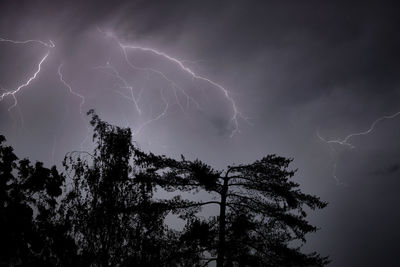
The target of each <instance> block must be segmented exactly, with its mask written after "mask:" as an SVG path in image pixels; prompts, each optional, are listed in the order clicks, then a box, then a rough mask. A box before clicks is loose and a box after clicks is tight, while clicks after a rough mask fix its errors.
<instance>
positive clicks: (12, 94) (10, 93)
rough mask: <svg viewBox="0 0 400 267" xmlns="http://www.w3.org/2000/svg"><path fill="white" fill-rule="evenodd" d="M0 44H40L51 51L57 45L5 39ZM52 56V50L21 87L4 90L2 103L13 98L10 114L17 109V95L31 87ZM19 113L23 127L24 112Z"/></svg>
mask: <svg viewBox="0 0 400 267" xmlns="http://www.w3.org/2000/svg"><path fill="white" fill-rule="evenodd" d="M0 42H6V43H11V44H17V45H18V44H32V43H36V44H40V45H42V46H45V47H48V48H49V49H51V48H54V47H55V44H54V42H53V41H51V40H50V41H49V42H48V43H46V42H43V41H40V40H24V41H18V40H11V39H5V38H0ZM49 54H50V50H49V51H48V52H47V53H46V54H45V55H44V57H43V58H42V59H41V60H40V61H39V63H38V65H37V68H36V71H35V72H34V73H33V74H32V75H31V76H30V77H29V78H28V79H27V81H26V82H24V83H22V84H21V85H19V86H18V87H17V88H16V89H14V90H9V91H7V90H5V89H2V91H5V92H4V93H2V94H0V102H1V101H3V100H4V98H5V97H7V96H10V97H12V98H13V100H14V103H13V104H12V105H11V106H10V107H9V108H8V111H9V112H10V111H11V110H12V109H13V108H16V107H17V105H18V99H17V94H18V93H19V92H20V91H21V90H22V89H24V88H25V87H27V86H29V85H30V84H31V83H32V82H33V81H34V80H35V79H36V77H37V76H38V75H39V73H40V72H41V70H42V64H43V63H44V62H45V61H46V59H47V57H48V56H49ZM18 112H19V114H20V118H21V124H22V126H23V125H24V118H23V116H22V112H21V110H20V109H19V108H18Z"/></svg>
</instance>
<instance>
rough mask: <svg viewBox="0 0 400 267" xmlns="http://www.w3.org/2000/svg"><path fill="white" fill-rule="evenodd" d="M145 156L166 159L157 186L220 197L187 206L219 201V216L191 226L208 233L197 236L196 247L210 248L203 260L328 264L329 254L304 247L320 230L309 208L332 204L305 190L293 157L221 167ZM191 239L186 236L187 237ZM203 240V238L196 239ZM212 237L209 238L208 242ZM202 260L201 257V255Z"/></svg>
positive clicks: (151, 158) (155, 158)
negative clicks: (310, 235)
mask: <svg viewBox="0 0 400 267" xmlns="http://www.w3.org/2000/svg"><path fill="white" fill-rule="evenodd" d="M142 159H143V160H145V161H146V160H147V161H152V162H159V163H162V162H164V166H161V165H160V166H159V167H160V168H162V167H164V170H165V172H164V173H163V174H160V175H159V176H158V177H155V178H156V179H157V184H159V185H160V186H162V187H164V188H165V189H167V190H170V191H174V190H181V191H193V190H199V189H202V190H205V191H207V192H209V193H211V194H214V195H216V196H218V199H217V200H215V199H210V200H209V201H200V202H194V201H191V202H190V203H186V204H185V205H186V206H183V208H184V207H187V208H190V209H192V208H193V207H201V206H204V205H219V214H218V216H216V217H214V218H211V219H210V220H208V221H203V222H199V221H197V220H194V222H196V223H194V224H192V225H191V227H190V225H189V227H188V228H187V231H188V234H189V233H193V232H194V231H193V229H197V231H200V232H202V235H201V236H197V235H191V237H192V240H191V244H196V249H194V251H200V252H207V253H208V254H210V255H211V257H208V258H207V257H204V258H203V260H204V261H203V262H205V263H207V262H210V261H213V260H215V261H216V262H217V266H219V267H222V266H323V265H325V264H327V263H328V259H327V258H326V257H321V256H320V255H319V254H317V253H316V252H313V253H308V254H307V253H303V252H301V251H300V246H297V247H296V246H295V244H298V243H299V242H300V243H304V242H305V241H306V240H305V236H306V234H307V233H310V232H314V231H316V230H317V228H316V227H315V226H313V225H311V224H310V223H309V222H308V221H307V213H306V211H307V209H309V210H315V209H322V208H324V207H325V206H326V205H327V203H325V202H323V201H321V200H320V199H319V198H318V197H316V196H313V195H309V194H305V193H303V192H301V191H300V189H299V185H298V184H297V183H295V182H293V181H291V178H292V177H293V176H294V174H295V171H292V170H289V169H288V167H289V164H290V162H292V159H287V158H284V157H279V156H276V155H269V156H266V157H264V158H262V159H261V160H258V161H255V162H254V163H252V164H247V165H234V166H228V167H227V169H226V170H224V171H216V170H214V169H213V168H211V167H210V166H208V165H206V164H204V163H202V162H201V161H199V160H195V161H188V160H186V159H185V158H182V160H181V161H173V160H171V159H167V158H165V157H160V156H155V155H152V154H143V156H142ZM191 214H193V213H191ZM183 237H185V235H183ZM193 238H194V239H196V238H197V239H198V241H199V242H194V240H193ZM204 240H208V242H202V241H204ZM200 259H201V257H200Z"/></svg>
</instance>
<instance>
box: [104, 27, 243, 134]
mask: <svg viewBox="0 0 400 267" xmlns="http://www.w3.org/2000/svg"><path fill="white" fill-rule="evenodd" d="M98 31H99V32H100V33H102V34H104V35H106V37H110V38H112V39H113V40H114V41H115V42H116V43H117V44H118V46H119V47H120V48H121V51H122V53H123V56H124V59H125V61H126V63H127V64H128V66H130V67H131V68H132V69H134V70H142V71H150V72H152V73H154V74H157V75H159V76H160V77H162V78H163V79H164V80H165V81H167V82H168V83H169V84H170V85H171V88H172V89H173V90H174V94H175V99H176V102H177V104H178V106H179V107H180V109H181V110H182V111H183V112H184V110H185V108H184V106H183V105H182V104H181V103H180V101H179V98H178V92H180V93H181V94H183V95H184V96H185V98H186V108H187V107H188V106H189V103H194V104H195V105H196V107H197V108H200V104H199V103H198V102H197V101H196V100H195V99H193V98H192V97H191V96H190V95H189V94H188V93H187V92H186V91H185V90H184V89H183V88H181V87H180V86H179V85H178V84H177V82H175V81H173V80H172V79H171V78H169V77H168V75H166V74H165V73H163V72H162V71H160V70H158V69H155V68H149V67H139V66H137V65H135V64H133V63H132V61H131V60H130V59H129V54H128V52H129V51H135V50H136V51H141V52H144V53H150V54H153V55H155V56H158V57H160V58H162V59H165V60H167V61H169V62H170V63H172V64H174V65H175V66H177V67H178V69H180V70H181V71H182V72H184V73H186V74H187V75H189V76H190V77H191V78H192V80H193V81H202V82H204V83H206V84H208V85H209V86H210V87H212V88H215V89H217V90H219V91H220V92H222V94H223V96H224V97H225V99H226V100H227V101H228V102H229V103H230V106H231V108H232V116H231V118H230V122H231V123H232V125H233V130H232V131H231V134H230V136H231V137H233V136H234V135H235V134H236V133H239V132H240V129H239V119H240V118H241V119H243V120H244V121H246V122H248V123H249V118H247V117H245V116H243V114H242V113H241V111H240V110H239V108H238V106H237V104H236V102H235V100H234V99H233V97H232V96H231V93H230V91H229V90H228V89H226V88H225V87H224V86H222V85H221V84H219V83H217V82H215V81H213V80H211V79H209V78H207V77H204V76H202V75H199V74H197V73H196V72H195V71H194V70H192V69H191V68H189V67H188V66H187V65H185V62H188V61H187V60H179V59H178V58H176V57H173V56H170V55H168V54H166V53H164V52H162V51H159V50H157V49H154V48H149V47H143V46H137V45H131V44H124V43H122V42H121V41H120V40H119V39H118V38H117V37H116V36H115V35H114V34H113V33H110V32H104V31H102V30H101V29H100V28H98Z"/></svg>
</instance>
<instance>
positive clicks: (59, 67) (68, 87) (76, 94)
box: [57, 64, 85, 121]
mask: <svg viewBox="0 0 400 267" xmlns="http://www.w3.org/2000/svg"><path fill="white" fill-rule="evenodd" d="M62 67H63V64H60V65H59V66H58V70H57V73H58V77H59V79H60V81H61V83H62V84H63V85H64V86H65V87H66V88H67V89H68V92H69V93H70V94H71V95H74V96H76V97H77V98H79V99H80V100H81V101H80V103H79V113H80V114H81V118H82V119H83V121H85V115H84V113H83V110H82V108H83V105H84V104H85V97H84V96H83V95H81V94H79V93H77V92H75V91H74V90H72V87H71V85H69V84H68V83H67V82H66V81H65V79H64V76H63V74H62V71H61V70H62Z"/></svg>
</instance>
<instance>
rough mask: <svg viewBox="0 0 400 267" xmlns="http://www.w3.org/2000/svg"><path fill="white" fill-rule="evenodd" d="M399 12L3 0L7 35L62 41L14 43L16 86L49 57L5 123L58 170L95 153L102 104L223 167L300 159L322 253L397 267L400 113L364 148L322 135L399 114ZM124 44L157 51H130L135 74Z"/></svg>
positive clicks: (270, 4) (314, 240) (6, 72)
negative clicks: (77, 154)
mask: <svg viewBox="0 0 400 267" xmlns="http://www.w3.org/2000/svg"><path fill="white" fill-rule="evenodd" d="M398 12H399V8H398V6H397V5H396V4H395V3H394V2H393V3H392V2H391V1H387V2H385V3H384V4H383V3H378V1H376V2H375V3H372V2H368V3H364V2H357V1H354V2H352V3H334V2H333V1H332V2H329V3H324V4H321V2H320V1H302V2H301V3H300V2H298V1H289V2H285V3H283V2H280V3H278V1H262V2H261V1H254V2H253V1H252V2H250V1H246V2H245V1H218V3H215V1H159V2H158V1H86V2H85V3H80V2H79V1H65V2H64V3H63V2H61V1H60V2H57V3H55V2H54V1H1V2H0V38H4V39H10V40H18V41H24V40H32V39H35V40H41V41H43V42H46V43H47V44H50V40H51V41H53V42H54V44H55V47H54V48H49V47H47V46H44V45H42V44H40V43H27V44H13V43H10V42H0V88H1V89H2V91H1V93H5V92H9V91H10V90H14V89H15V88H18V86H20V85H21V84H23V83H25V82H26V81H27V79H28V78H29V77H31V76H32V74H33V73H34V72H35V71H36V68H37V66H38V63H39V62H40V60H42V59H43V57H44V56H45V55H46V54H47V53H49V56H48V57H47V58H46V60H45V62H43V64H42V66H41V67H42V68H41V72H40V73H38V75H37V77H36V79H35V80H34V81H33V82H32V83H31V84H29V86H26V87H24V88H23V89H22V90H21V91H20V92H18V94H17V99H18V106H17V107H16V108H13V109H11V111H8V109H9V108H10V107H12V106H13V103H14V100H13V98H12V97H11V96H5V97H4V98H3V99H2V101H1V102H0V132H1V133H2V134H4V135H5V136H6V137H7V139H8V143H9V144H10V145H12V146H14V147H15V149H16V152H17V154H18V155H19V156H21V157H24V156H26V157H29V158H30V159H32V160H41V161H44V162H46V163H48V164H51V163H53V162H55V163H59V162H60V161H61V160H62V158H63V156H64V155H65V153H66V152H68V151H71V150H76V149H80V148H81V146H82V148H83V149H89V148H90V138H89V139H87V138H86V137H87V126H88V122H87V118H86V116H84V117H83V118H82V115H81V112H80V109H81V110H82V113H86V111H87V110H89V109H91V108H94V109H95V110H96V112H97V113H98V114H99V115H100V116H101V117H102V118H103V119H104V120H106V121H109V122H111V123H114V124H117V125H122V126H126V125H127V126H129V127H131V128H132V129H133V131H134V132H135V129H140V132H139V133H138V134H137V135H134V139H135V140H137V143H138V145H139V146H141V147H143V148H144V149H149V150H151V151H153V152H155V153H160V154H167V155H169V156H173V157H178V156H179V155H180V154H183V155H185V156H186V157H188V158H191V159H193V158H196V157H198V158H200V159H202V160H204V161H205V162H207V163H209V164H211V165H213V166H215V167H216V168H223V167H224V166H225V165H226V164H230V163H242V162H243V163H245V162H251V161H253V160H255V159H257V158H260V157H261V156H264V155H266V154H270V153H275V154H278V155H283V156H288V157H293V158H294V167H296V168H298V169H299V170H298V173H297V175H296V181H297V182H299V183H300V184H301V186H302V188H303V189H304V191H305V192H309V193H312V194H316V195H319V196H321V198H322V199H323V200H326V201H328V202H329V206H328V207H327V208H326V209H325V210H323V211H320V212H317V213H315V214H313V215H312V216H313V217H312V222H314V223H315V224H316V225H318V226H319V227H321V230H320V231H318V232H317V233H316V234H314V235H310V237H309V242H308V244H307V248H310V249H315V250H318V251H319V252H320V253H321V254H322V255H330V257H331V259H332V263H331V264H330V265H329V266H396V256H397V250H398V244H397V243H398V242H397V240H398V239H399V238H400V231H399V230H398V229H397V225H399V223H400V215H399V213H398V211H397V210H398V207H397V204H398V203H399V200H400V195H399V194H398V188H399V185H400V181H399V180H398V178H399V174H400V152H399V148H400V141H399V139H398V136H399V133H400V132H399V131H400V116H398V117H397V116H396V117H393V118H390V119H386V120H383V121H380V122H379V123H377V124H376V125H375V127H374V130H373V131H371V132H370V133H369V134H367V135H362V136H354V137H353V138H351V139H350V140H349V141H350V142H351V144H352V145H354V148H349V146H346V145H340V144H335V143H332V144H331V147H330V146H329V145H328V144H326V143H324V142H323V141H322V140H321V139H319V138H318V136H317V132H319V133H320V135H321V136H322V137H323V138H325V139H326V140H343V139H344V138H345V137H346V136H348V135H350V134H352V133H361V132H364V131H366V130H368V129H370V127H371V125H372V123H373V122H374V121H375V120H377V119H378V118H381V117H382V116H388V115H392V114H396V112H399V111H400V105H399V103H400V89H399V81H400V80H399V78H398V77H399V76H398V74H397V72H398V71H399V67H400V60H399V52H398V51H399V47H400V35H399V27H398V25H400V21H399V20H400V19H399V17H398ZM118 42H120V44H124V45H125V44H126V45H128V44H129V45H132V46H140V47H142V48H144V47H145V48H151V49H153V50H151V51H149V50H147V51H144V50H143V49H141V50H140V49H139V50H138V49H133V51H128V57H129V60H130V62H134V64H135V67H136V68H137V67H139V68H140V69H134V68H132V66H129V64H127V61H126V59H125V58H124V53H123V52H124V51H123V50H121V46H120V45H119V43H118ZM155 50H156V51H159V52H162V53H165V54H157V53H154V51H155ZM165 55H167V56H169V57H170V58H169V59H168V57H166V56H165ZM171 58H173V59H179V60H180V62H183V63H184V66H186V67H188V68H190V70H193V71H194V72H195V73H196V75H198V76H200V77H204V78H207V79H209V80H210V81H212V82H215V83H217V84H218V85H220V86H223V88H224V89H227V90H229V92H228V96H229V97H228V98H227V96H226V95H225V94H224V91H223V90H221V88H219V87H218V86H215V84H212V83H210V82H208V81H205V80H201V79H200V80H199V79H196V78H195V79H194V78H193V77H192V75H190V73H188V72H187V71H185V70H184V69H182V67H181V66H180V65H179V64H177V62H174V61H171ZM107 63H109V65H107ZM60 66H61V69H59V68H60ZM110 66H112V67H113V68H115V69H113V68H111V67H110ZM58 70H60V71H62V74H63V80H64V81H65V82H66V83H67V84H68V85H69V86H71V90H72V92H71V91H70V89H69V88H68V86H66V84H64V83H63V82H62V80H60V76H59V73H58ZM114 70H118V73H119V75H120V77H122V78H123V79H124V80H125V82H126V84H125V83H124V81H123V80H122V79H121V78H119V77H117V76H116V75H115V72H114ZM157 71H161V72H162V73H163V74H164V75H165V76H166V78H165V77H162V75H160V74H159V73H157ZM171 81H172V82H171ZM127 84H128V86H127ZM130 86H132V94H131V91H130V88H126V87H130ZM80 96H83V97H85V102H84V104H83V105H82V106H81V107H80V105H81V101H82V98H81V97H80ZM132 96H133V98H132ZM129 98H131V99H129ZM136 100H138V103H139V104H138V107H137V106H135V105H136V104H137V103H135V101H136ZM232 101H234V104H233V103H232ZM235 107H237V109H238V112H239V113H237V115H238V116H237V122H238V127H239V128H238V130H240V131H235V129H236V128H235V127H236V126H235V121H234V120H232V116H234V115H235ZM139 110H140V111H139ZM164 112H165V113H164ZM149 121H150V122H149ZM147 122H149V123H147ZM232 133H233V136H231V134H232ZM335 178H336V179H337V180H338V181H339V183H338V182H337V181H336V179H335Z"/></svg>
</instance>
